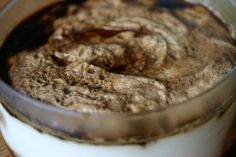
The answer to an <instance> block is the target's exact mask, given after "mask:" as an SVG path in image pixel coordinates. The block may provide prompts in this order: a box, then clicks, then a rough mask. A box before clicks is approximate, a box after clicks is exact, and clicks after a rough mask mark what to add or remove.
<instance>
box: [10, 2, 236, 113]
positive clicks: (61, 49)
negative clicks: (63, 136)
mask: <svg viewBox="0 0 236 157" xmlns="http://www.w3.org/2000/svg"><path fill="white" fill-rule="evenodd" d="M78 8H79V9H77V11H76V13H74V14H68V15H67V16H66V17H63V18H58V19H57V20H56V21H55V22H54V23H53V32H54V33H53V34H52V35H51V36H50V38H49V40H48V41H47V42H46V43H45V44H44V45H42V46H40V47H39V48H37V49H34V50H29V51H23V52H19V53H18V54H17V55H15V56H13V57H12V58H11V59H10V61H9V62H10V65H11V67H10V70H9V76H10V77H9V78H10V82H11V84H12V85H13V86H14V88H16V89H17V90H18V91H19V92H22V93H23V94H26V95H29V96H31V97H33V98H36V99H38V100H40V101H43V102H46V103H49V104H52V105H56V106H58V107H62V108H66V109H69V110H75V111H80V112H128V113H140V112H147V111H154V110H155V111H156V110H163V109H165V108H167V107H170V106H172V105H175V104H178V103H179V102H183V101H185V100H187V99H190V98H192V97H194V96H196V95H198V94H200V93H202V92H204V91H206V90H207V89H209V88H211V87H212V86H214V85H215V84H216V83H218V82H219V81H220V80H222V79H223V78H224V77H225V76H226V74H227V73H228V72H229V71H230V70H231V69H232V68H233V67H234V65H235V62H236V45H235V40H234V39H233V38H232V36H231V32H230V31H229V29H228V28H227V27H226V26H225V25H224V24H222V22H221V21H220V20H219V19H218V18H216V17H215V16H214V15H213V14H212V13H211V12H210V11H209V10H207V9H206V8H205V7H203V6H201V5H196V6H189V7H185V8H179V9H171V10H170V9H167V8H162V7H160V6H158V4H156V5H154V1H150V0H149V1H138V0H136V1H135V0H115V1H113V0H88V1H86V2H85V3H84V4H83V5H80V6H78Z"/></svg>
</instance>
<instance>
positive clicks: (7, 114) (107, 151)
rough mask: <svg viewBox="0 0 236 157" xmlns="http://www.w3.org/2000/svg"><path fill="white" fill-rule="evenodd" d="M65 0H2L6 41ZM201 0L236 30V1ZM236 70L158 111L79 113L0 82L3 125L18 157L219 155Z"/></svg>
mask: <svg viewBox="0 0 236 157" xmlns="http://www.w3.org/2000/svg"><path fill="white" fill-rule="evenodd" d="M59 1H62V0H24V1H23V0H1V2H0V45H2V44H3V42H4V41H5V39H6V38H7V36H8V35H9V33H10V32H11V31H12V30H13V29H14V28H15V27H16V26H17V25H18V24H19V23H20V22H21V21H22V20H23V19H25V18H26V17H28V16H29V15H31V14H32V13H35V12H37V11H38V10H40V9H42V8H44V7H46V6H48V5H50V4H53V3H56V2H59ZM189 1H191V2H193V3H194V2H201V3H204V5H206V6H208V7H209V8H210V9H211V10H213V11H214V12H216V13H217V15H219V16H220V17H221V18H222V19H223V20H224V21H225V22H226V23H227V24H228V25H231V27H232V28H233V27H234V28H236V16H234V15H236V6H235V4H234V3H233V2H234V1H230V0H226V1H224V2H223V1H221V0H216V1H214V0H205V1H204V0H202V1H201V0H189ZM235 80H236V69H233V70H232V71H231V72H230V73H229V74H228V75H227V76H226V77H225V79H224V80H222V81H221V82H220V83H218V84H217V85H216V86H214V87H213V88H211V89H209V90H207V91H206V92H204V93H202V94H201V95H198V96H196V97H194V98H192V99H189V100H188V101H185V102H183V103H180V104H178V105H174V106H173V107H169V108H168V109H166V110H163V111H159V112H154V111H153V112H149V113H139V114H128V113H80V112H74V111H68V110H63V109H60V108H57V107H55V106H51V105H48V104H45V103H42V102H39V101H37V100H34V99H32V98H30V97H27V96H23V95H21V94H20V93H18V92H16V91H15V90H14V89H13V88H11V87H10V86H9V85H8V84H6V83H5V82H4V81H3V80H0V102H1V104H0V128H1V133H2V135H3V137H4V139H5V141H6V143H7V144H8V146H9V148H10V149H11V150H12V151H13V152H14V153H15V155H16V156H19V157H53V156H57V157H68V156H69V157H77V156H83V157H95V156H96V157H111V156H112V157H130V156H136V157H151V156H155V157H173V156H175V157H218V156H219V157H220V155H222V153H223V152H224V151H225V150H226V148H227V147H228V145H229V144H230V141H229V139H233V138H232V137H231V136H230V132H233V131H232V126H233V123H234V121H235V116H236V101H235V100H236V99H235V94H236V92H235V91H236V82H235Z"/></svg>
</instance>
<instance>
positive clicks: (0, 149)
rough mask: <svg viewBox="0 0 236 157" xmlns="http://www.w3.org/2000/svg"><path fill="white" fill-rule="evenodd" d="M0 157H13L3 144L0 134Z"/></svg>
mask: <svg viewBox="0 0 236 157" xmlns="http://www.w3.org/2000/svg"><path fill="white" fill-rule="evenodd" d="M0 157H13V155H12V154H11V152H10V151H9V150H8V148H7V146H6V144H5V143H4V141H3V138H2V135H1V134H0Z"/></svg>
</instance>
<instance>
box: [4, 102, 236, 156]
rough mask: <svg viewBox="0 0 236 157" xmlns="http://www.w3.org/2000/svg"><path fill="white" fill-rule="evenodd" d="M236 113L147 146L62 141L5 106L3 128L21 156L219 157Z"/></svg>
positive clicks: (233, 107)
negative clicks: (26, 121)
mask: <svg viewBox="0 0 236 157" xmlns="http://www.w3.org/2000/svg"><path fill="white" fill-rule="evenodd" d="M235 111H236V104H233V105H231V107H230V108H229V109H228V110H227V112H226V113H225V114H224V115H223V116H222V117H220V118H219V117H215V118H213V119H211V120H210V121H208V122H206V123H205V124H203V125H201V126H199V127H197V128H195V129H192V130H190V131H188V132H185V133H179V134H177V135H174V136H170V137H165V138H162V139H159V140H158V141H154V142H150V143H148V144H147V145H111V146H105V145H92V144H81V143H76V142H72V141H66V140H61V139H59V138H57V137H54V136H52V135H49V134H46V133H41V132H39V131H37V130H36V129H34V128H32V127H31V126H29V125H27V124H25V123H23V122H22V121H20V120H18V119H17V118H15V117H14V116H11V115H10V114H9V113H8V112H7V111H6V109H5V108H4V107H3V106H2V105H1V104H0V121H1V123H0V128H1V132H2V134H3V137H4V139H5V141H6V143H7V144H8V146H9V147H10V148H11V149H12V151H14V152H16V154H18V155H19V156H21V157H78V156H80V157H133V156H135V157H219V156H220V154H221V153H222V148H223V145H224V140H225V137H226V134H227V132H228V130H229V128H230V126H231V125H232V123H233V121H234V119H235V114H236V113H235Z"/></svg>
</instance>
